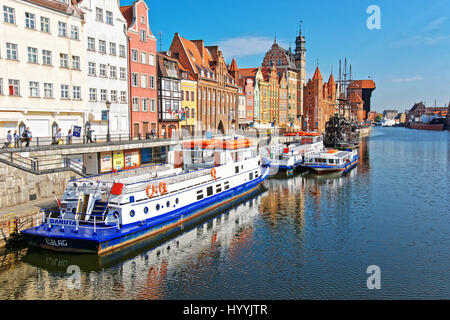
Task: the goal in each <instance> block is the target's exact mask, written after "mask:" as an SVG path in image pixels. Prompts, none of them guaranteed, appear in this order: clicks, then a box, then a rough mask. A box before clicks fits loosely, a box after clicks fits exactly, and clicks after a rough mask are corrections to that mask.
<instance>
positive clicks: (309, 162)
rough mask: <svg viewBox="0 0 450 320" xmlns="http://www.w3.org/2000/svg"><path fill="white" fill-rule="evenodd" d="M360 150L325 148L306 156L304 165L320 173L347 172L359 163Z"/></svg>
mask: <svg viewBox="0 0 450 320" xmlns="http://www.w3.org/2000/svg"><path fill="white" fill-rule="evenodd" d="M358 160H359V156H358V150H357V149H355V150H350V149H349V150H347V151H339V150H336V149H330V150H324V151H320V152H316V153H312V154H310V155H309V156H308V157H306V158H305V161H304V163H303V164H302V166H303V167H305V168H308V169H311V170H313V171H315V172H317V173H319V174H323V173H331V172H341V173H346V172H348V171H349V170H351V169H352V168H354V167H355V166H356V165H357V164H358Z"/></svg>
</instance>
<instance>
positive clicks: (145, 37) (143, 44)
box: [120, 0, 158, 138]
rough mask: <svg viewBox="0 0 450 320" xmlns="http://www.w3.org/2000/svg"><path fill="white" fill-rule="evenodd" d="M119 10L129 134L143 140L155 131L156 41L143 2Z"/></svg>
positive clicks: (142, 0)
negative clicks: (124, 39) (122, 23)
mask: <svg viewBox="0 0 450 320" xmlns="http://www.w3.org/2000/svg"><path fill="white" fill-rule="evenodd" d="M120 10H121V12H122V14H123V16H124V18H125V19H126V21H127V40H128V44H127V48H128V55H127V56H128V70H129V72H128V79H130V81H129V83H128V85H129V86H128V91H129V106H130V111H129V114H130V131H131V132H130V134H131V137H133V138H138V137H143V138H146V137H148V136H149V133H150V132H151V131H152V130H154V131H157V127H158V109H157V93H158V92H157V88H156V84H157V70H156V53H157V48H156V37H155V36H154V35H153V33H152V31H151V29H150V19H149V7H148V5H147V3H146V2H145V1H144V0H138V1H135V2H133V4H132V5H129V6H122V7H120Z"/></svg>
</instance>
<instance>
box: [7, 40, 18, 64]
mask: <svg viewBox="0 0 450 320" xmlns="http://www.w3.org/2000/svg"><path fill="white" fill-rule="evenodd" d="M6 58H7V59H11V60H17V44H15V43H9V42H7V43H6Z"/></svg>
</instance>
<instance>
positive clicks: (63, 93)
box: [61, 84, 69, 99]
mask: <svg viewBox="0 0 450 320" xmlns="http://www.w3.org/2000/svg"><path fill="white" fill-rule="evenodd" d="M61 99H69V86H68V85H67V84H62V85H61Z"/></svg>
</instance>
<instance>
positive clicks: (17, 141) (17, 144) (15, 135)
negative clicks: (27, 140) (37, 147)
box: [13, 130, 20, 148]
mask: <svg viewBox="0 0 450 320" xmlns="http://www.w3.org/2000/svg"><path fill="white" fill-rule="evenodd" d="M13 138H14V148H19V143H20V136H19V134H18V133H17V130H14V135H13Z"/></svg>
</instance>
